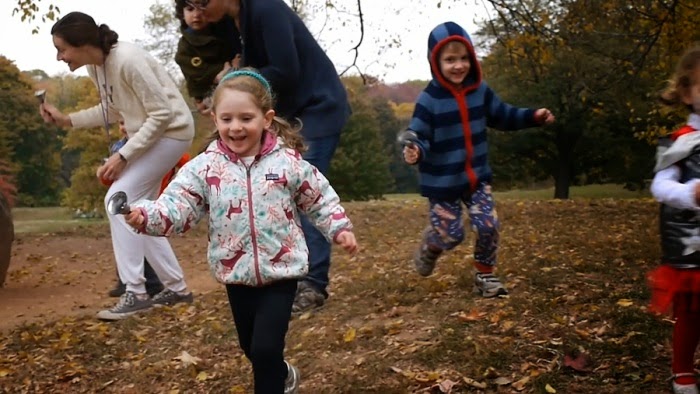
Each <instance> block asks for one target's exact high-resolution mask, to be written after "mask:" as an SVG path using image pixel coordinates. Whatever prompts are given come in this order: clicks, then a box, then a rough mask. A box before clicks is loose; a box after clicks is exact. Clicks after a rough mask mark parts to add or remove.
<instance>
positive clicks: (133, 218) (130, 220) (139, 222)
mask: <svg viewBox="0 0 700 394" xmlns="http://www.w3.org/2000/svg"><path fill="white" fill-rule="evenodd" d="M124 219H125V220H126V224H128V225H129V226H131V227H133V228H135V229H137V230H138V229H140V228H141V227H143V222H144V221H145V218H144V217H143V213H141V210H140V209H132V210H131V212H129V213H127V214H126V215H124Z"/></svg>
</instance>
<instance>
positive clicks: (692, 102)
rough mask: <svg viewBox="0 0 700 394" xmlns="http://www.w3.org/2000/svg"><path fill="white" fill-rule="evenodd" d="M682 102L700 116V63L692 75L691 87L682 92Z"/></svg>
mask: <svg viewBox="0 0 700 394" xmlns="http://www.w3.org/2000/svg"><path fill="white" fill-rule="evenodd" d="M681 101H683V104H686V105H688V106H691V107H692V108H693V113H696V114H700V62H699V63H698V64H697V65H696V66H695V69H694V70H693V72H692V73H691V74H690V86H688V87H687V88H685V89H683V91H682V92H681Z"/></svg>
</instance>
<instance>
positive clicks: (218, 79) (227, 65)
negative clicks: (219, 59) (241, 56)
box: [214, 62, 232, 83]
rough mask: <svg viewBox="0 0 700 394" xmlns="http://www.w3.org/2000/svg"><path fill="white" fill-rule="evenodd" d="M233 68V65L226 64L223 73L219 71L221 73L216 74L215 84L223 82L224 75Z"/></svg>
mask: <svg viewBox="0 0 700 394" xmlns="http://www.w3.org/2000/svg"><path fill="white" fill-rule="evenodd" d="M231 68H232V66H231V63H229V62H226V63H224V68H222V69H221V71H219V73H218V74H216V77H214V83H219V81H221V78H223V77H224V75H226V74H227V73H228V72H229V71H230V70H231Z"/></svg>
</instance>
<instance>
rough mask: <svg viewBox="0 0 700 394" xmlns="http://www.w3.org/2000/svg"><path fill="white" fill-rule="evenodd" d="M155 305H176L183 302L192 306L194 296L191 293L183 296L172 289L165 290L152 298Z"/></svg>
mask: <svg viewBox="0 0 700 394" xmlns="http://www.w3.org/2000/svg"><path fill="white" fill-rule="evenodd" d="M152 301H153V305H156V306H158V305H175V304H179V303H181V302H186V303H188V304H191V303H192V301H194V296H193V295H192V292H189V293H187V294H181V293H178V292H176V291H172V290H170V289H165V290H163V291H161V292H160V293H158V294H156V295H154V296H153V298H152Z"/></svg>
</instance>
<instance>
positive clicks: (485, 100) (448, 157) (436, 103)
mask: <svg viewBox="0 0 700 394" xmlns="http://www.w3.org/2000/svg"><path fill="white" fill-rule="evenodd" d="M452 41H457V42H461V43H463V44H464V45H465V46H466V48H467V51H468V54H469V62H470V68H469V72H468V73H467V75H466V77H465V78H464V81H462V84H461V85H459V86H456V85H454V84H452V83H450V82H449V81H448V80H447V79H446V78H445V76H443V75H442V73H441V72H440V65H439V56H440V50H441V49H442V48H443V47H444V46H445V45H446V44H447V43H449V42H452ZM428 60H429V61H430V69H431V72H432V74H433V79H432V80H431V81H430V82H429V84H428V86H426V88H425V89H424V90H423V92H421V94H420V95H419V96H418V99H417V101H416V108H415V110H414V112H413V118H412V119H411V123H410V125H409V127H408V128H409V129H410V130H413V131H415V132H416V134H417V135H418V141H417V142H416V145H417V146H418V147H419V148H420V152H421V156H420V162H419V164H418V166H419V167H418V168H419V171H420V188H421V194H422V195H423V196H425V197H432V198H439V199H449V200H454V199H458V198H460V197H462V196H463V195H464V194H465V193H466V194H469V193H470V192H472V191H474V190H475V189H476V187H477V185H478V184H479V183H481V182H491V178H492V171H491V167H489V164H488V145H487V140H486V128H487V127H493V128H496V129H499V130H517V129H522V128H526V127H533V126H537V125H538V122H536V121H535V119H534V113H535V110H533V109H528V108H517V107H513V106H511V105H510V104H507V103H504V102H503V101H501V100H500V99H499V98H498V96H497V95H496V93H495V92H494V91H493V90H491V88H490V87H489V86H488V85H486V83H485V82H484V81H482V79H481V66H480V65H479V61H478V60H477V58H476V54H475V52H474V47H473V46H472V42H471V39H470V38H469V34H467V32H466V31H465V30H464V29H463V28H462V27H460V26H459V25H458V24H456V23H454V22H446V23H443V24H440V25H438V26H437V27H436V28H435V29H433V31H432V32H431V33H430V36H429V38H428Z"/></svg>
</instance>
